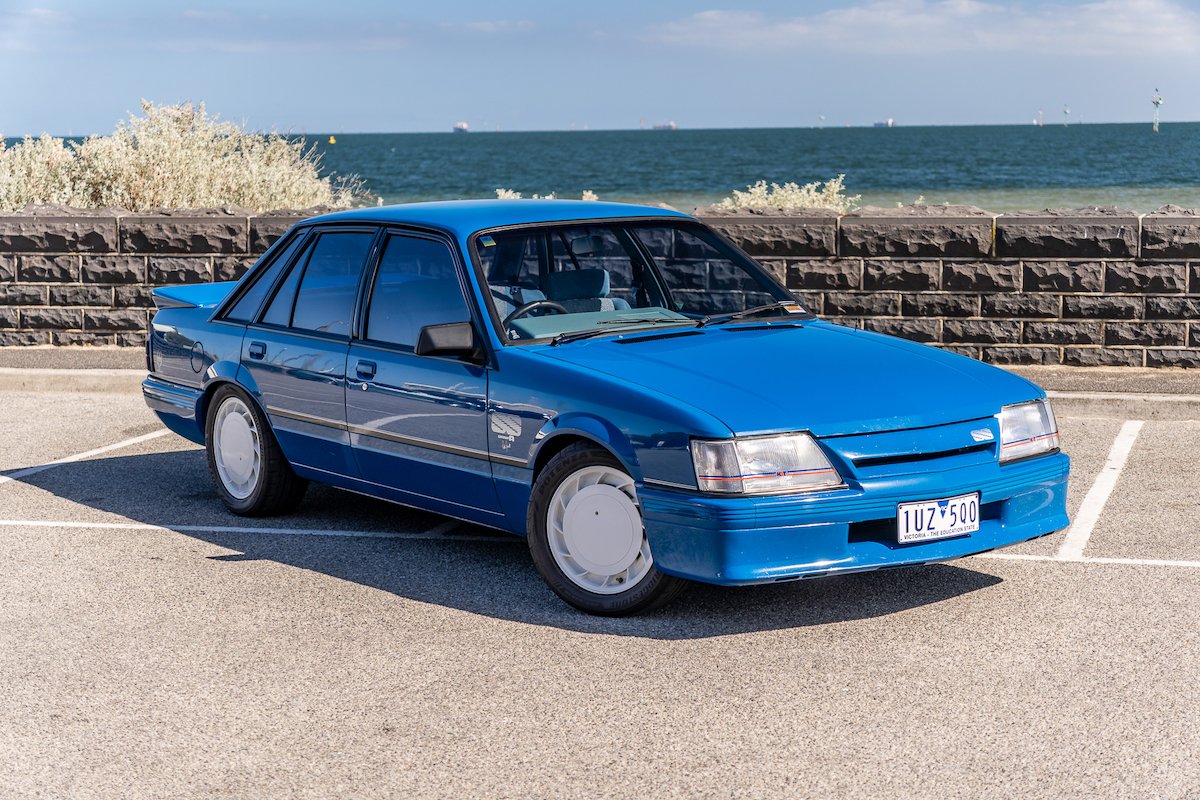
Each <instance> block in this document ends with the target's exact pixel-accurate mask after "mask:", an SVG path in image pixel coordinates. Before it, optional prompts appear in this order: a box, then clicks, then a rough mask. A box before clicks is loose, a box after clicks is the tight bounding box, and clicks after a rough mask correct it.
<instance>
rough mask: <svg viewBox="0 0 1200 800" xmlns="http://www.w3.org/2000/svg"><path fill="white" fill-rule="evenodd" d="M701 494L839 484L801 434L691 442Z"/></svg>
mask: <svg viewBox="0 0 1200 800" xmlns="http://www.w3.org/2000/svg"><path fill="white" fill-rule="evenodd" d="M692 463H693V464H695V466H696V484H697V485H698V486H699V487H700V490H701V491H704V492H724V493H732V494H769V493H772V492H795V491H811V490H813V489H824V488H828V487H832V486H840V485H841V484H842V478H841V476H840V475H838V473H837V470H835V469H834V468H833V465H832V464H830V463H829V459H828V458H826V457H825V454H824V453H823V452H821V448H819V447H817V443H816V442H814V441H813V440H812V437H811V436H809V435H808V434H806V433H788V434H784V435H782V436H757V437H754V438H750V439H724V440H720V441H711V440H702V439H697V440H694V441H693V442H692Z"/></svg>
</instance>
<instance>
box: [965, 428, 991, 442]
mask: <svg viewBox="0 0 1200 800" xmlns="http://www.w3.org/2000/svg"><path fill="white" fill-rule="evenodd" d="M971 438H972V439H974V440H975V441H977V442H990V441H992V439H995V438H996V437H995V436H993V435H992V432H991V430H990V429H988V428H980V429H979V430H977V431H971Z"/></svg>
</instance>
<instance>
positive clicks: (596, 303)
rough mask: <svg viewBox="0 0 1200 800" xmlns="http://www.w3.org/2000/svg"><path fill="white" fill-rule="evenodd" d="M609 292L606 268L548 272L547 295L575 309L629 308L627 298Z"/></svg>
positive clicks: (616, 309)
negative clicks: (611, 295) (611, 294)
mask: <svg viewBox="0 0 1200 800" xmlns="http://www.w3.org/2000/svg"><path fill="white" fill-rule="evenodd" d="M608 293H609V281H608V270H606V269H566V270H562V271H560V272H551V273H550V274H549V275H547V276H546V299H547V300H553V301H554V302H556V303H558V304H559V305H561V306H562V307H563V308H565V309H567V311H570V312H571V313H577V312H580V311H624V310H626V309H628V308H629V302H628V301H627V300H623V299H621V298H619V297H609V296H608ZM526 302H528V301H526Z"/></svg>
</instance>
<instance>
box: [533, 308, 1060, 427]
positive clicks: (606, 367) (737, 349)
mask: <svg viewBox="0 0 1200 800" xmlns="http://www.w3.org/2000/svg"><path fill="white" fill-rule="evenodd" d="M674 333H676V334H678V333H680V332H678V331H675V332H674ZM664 334H665V332H661V331H658V332H653V333H648V332H644V331H639V332H638V333H629V334H625V335H623V336H621V337H617V338H612V337H605V338H603V339H585V340H579V341H575V342H568V343H564V344H561V345H558V346H549V345H547V346H544V347H540V348H539V350H541V351H542V352H543V354H544V355H546V356H548V357H550V358H554V359H558V360H560V361H565V362H568V363H570V364H573V365H575V366H577V367H580V368H583V369H588V370H594V371H597V372H602V373H605V374H608V375H611V376H613V377H615V378H618V379H621V380H624V381H628V382H631V383H635V384H638V385H640V386H643V387H645V388H647V389H651V390H653V391H655V392H658V393H661V394H664V395H667V396H670V397H674V398H676V399H678V400H679V401H681V402H684V403H687V404H689V405H691V406H694V407H696V408H699V409H701V410H703V411H706V412H708V413H709V414H712V415H713V416H714V417H716V418H717V419H719V420H721V422H722V423H724V424H725V425H726V426H728V427H729V429H730V430H732V431H733V432H734V433H736V434H739V435H743V434H755V433H770V432H778V431H790V430H807V431H811V432H812V433H813V434H814V435H816V436H836V435H843V434H855V433H866V432H871V431H887V430H901V429H905V428H920V427H928V426H931V425H941V424H946V423H950V422H960V421H963V420H969V419H979V418H982V417H990V416H992V415H993V414H996V413H997V412H998V411H999V410H1000V406H1001V405H1004V404H1006V403H1015V402H1021V401H1023V400H1031V399H1033V398H1035V397H1041V396H1043V394H1044V393H1043V392H1042V391H1041V390H1040V389H1038V388H1037V387H1036V386H1034V385H1033V384H1032V383H1030V382H1029V381H1027V380H1025V379H1024V378H1020V377H1018V376H1016V375H1013V374H1011V373H1008V372H1005V371H1004V370H1001V369H997V368H996V367H991V366H988V365H987V364H983V363H981V362H979V361H975V360H973V359H970V358H966V357H965V356H960V355H957V354H955V353H949V352H945V351H942V350H937V349H935V348H932V347H927V346H924V345H919V344H914V343H912V342H907V341H904V340H902V339H895V338H892V337H890V336H883V335H880V334H875V333H868V332H865V331H859V330H854V329H851V328H845V327H842V326H840V325H834V324H832V323H828V322H824V321H820V320H817V321H811V322H806V323H802V324H797V323H787V324H774V325H764V324H758V325H730V326H713V327H711V328H706V329H704V330H701V331H690V332H687V333H686V334H684V335H670V334H666V335H664Z"/></svg>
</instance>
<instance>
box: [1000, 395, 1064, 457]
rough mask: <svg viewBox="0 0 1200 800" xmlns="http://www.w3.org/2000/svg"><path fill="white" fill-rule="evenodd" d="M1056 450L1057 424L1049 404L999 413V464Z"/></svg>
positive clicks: (1036, 403)
mask: <svg viewBox="0 0 1200 800" xmlns="http://www.w3.org/2000/svg"><path fill="white" fill-rule="evenodd" d="M1057 449H1058V423H1057V422H1055V421H1054V410H1053V409H1051V408H1050V401H1049V400H1034V401H1032V402H1029V403H1017V404H1016V405H1011V406H1004V407H1003V408H1001V409H1000V463H1001V464H1004V463H1007V462H1009V461H1016V460H1017V459H1020V458H1029V457H1030V456H1039V455H1041V454H1043V453H1049V452H1051V451H1054V450H1057Z"/></svg>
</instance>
